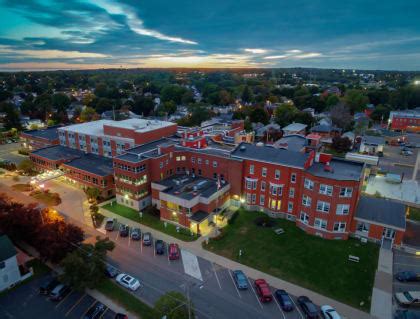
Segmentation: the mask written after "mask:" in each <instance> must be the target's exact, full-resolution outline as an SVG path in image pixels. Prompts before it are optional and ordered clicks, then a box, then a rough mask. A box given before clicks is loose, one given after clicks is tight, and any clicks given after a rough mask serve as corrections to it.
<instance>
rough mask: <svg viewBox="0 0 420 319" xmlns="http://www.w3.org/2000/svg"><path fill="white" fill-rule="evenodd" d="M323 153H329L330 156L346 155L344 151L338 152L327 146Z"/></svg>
mask: <svg viewBox="0 0 420 319" xmlns="http://www.w3.org/2000/svg"><path fill="white" fill-rule="evenodd" d="M324 152H325V153H328V154H331V155H332V156H335V157H343V158H344V157H346V152H338V151H336V150H335V149H333V148H327V149H325V150H324Z"/></svg>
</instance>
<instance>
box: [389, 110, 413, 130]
mask: <svg viewBox="0 0 420 319" xmlns="http://www.w3.org/2000/svg"><path fill="white" fill-rule="evenodd" d="M388 123H389V125H390V129H391V130H393V131H411V132H419V131H420V107H417V108H415V109H413V110H404V111H392V112H391V113H390V114H389V120H388Z"/></svg>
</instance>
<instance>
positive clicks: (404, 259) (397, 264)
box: [393, 250, 420, 315]
mask: <svg viewBox="0 0 420 319" xmlns="http://www.w3.org/2000/svg"><path fill="white" fill-rule="evenodd" d="M400 271H414V272H417V273H420V256H416V255H413V254H408V253H404V252H400V251H397V250H396V251H394V269H393V272H394V275H395V274H396V273H397V272H400ZM419 290H420V282H399V281H398V280H396V279H395V278H394V281H393V292H394V293H396V292H403V291H419ZM397 309H404V308H402V307H400V306H399V305H398V304H397V302H396V301H395V299H394V310H397ZM410 310H412V311H415V312H417V313H418V314H419V315H420V308H412V309H410Z"/></svg>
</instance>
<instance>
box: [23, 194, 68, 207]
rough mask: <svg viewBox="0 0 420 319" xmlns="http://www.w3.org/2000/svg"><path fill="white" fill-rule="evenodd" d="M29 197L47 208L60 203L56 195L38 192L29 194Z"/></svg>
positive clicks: (58, 196)
mask: <svg viewBox="0 0 420 319" xmlns="http://www.w3.org/2000/svg"><path fill="white" fill-rule="evenodd" d="M30 196H32V197H33V198H35V199H37V200H38V201H40V202H42V203H44V204H45V205H47V206H57V205H60V203H61V198H60V195H59V194H58V193H51V192H43V191H39V192H34V193H31V194H30Z"/></svg>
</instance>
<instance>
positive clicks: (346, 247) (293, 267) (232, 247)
mask: <svg viewBox="0 0 420 319" xmlns="http://www.w3.org/2000/svg"><path fill="white" fill-rule="evenodd" d="M262 215H263V213H259V212H249V211H246V210H243V209H240V210H239V215H238V216H237V218H236V220H235V222H234V223H233V224H231V225H228V226H226V228H225V229H223V231H222V235H221V236H220V237H219V238H216V239H212V240H211V241H210V242H209V244H208V245H206V244H205V243H203V247H204V248H205V249H208V250H210V251H213V252H215V253H217V254H220V255H223V256H225V257H227V258H230V259H232V260H235V261H238V262H240V263H242V264H245V265H248V266H251V267H253V268H256V269H259V270H261V271H263V272H266V273H269V274H271V275H273V276H276V277H279V278H282V279H284V280H287V281H290V282H293V283H295V284H298V285H299V286H303V287H306V288H308V289H311V290H314V291H317V292H319V293H321V294H323V295H325V296H329V297H332V298H334V299H337V300H340V301H342V302H344V303H346V304H349V305H351V306H354V307H357V308H360V309H362V310H364V311H369V309H370V298H371V293H372V287H373V282H374V277H375V271H376V268H377V263H378V255H379V247H378V246H377V245H375V244H373V243H367V244H361V243H360V241H357V240H354V239H350V240H346V241H344V240H325V239H322V238H319V237H316V236H312V235H308V234H306V233H305V232H303V231H302V230H301V229H299V228H298V227H296V225H295V223H294V222H290V221H287V220H284V219H277V220H275V224H276V225H275V226H274V227H275V228H277V227H281V228H283V229H284V230H285V233H284V234H282V235H276V234H275V233H274V231H273V228H264V227H261V226H257V225H256V224H255V223H254V220H255V218H256V217H258V216H262ZM239 249H241V250H242V252H243V253H242V256H241V257H239V256H238V253H239ZM348 255H354V256H358V257H359V258H360V262H359V263H354V262H350V261H348Z"/></svg>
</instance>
